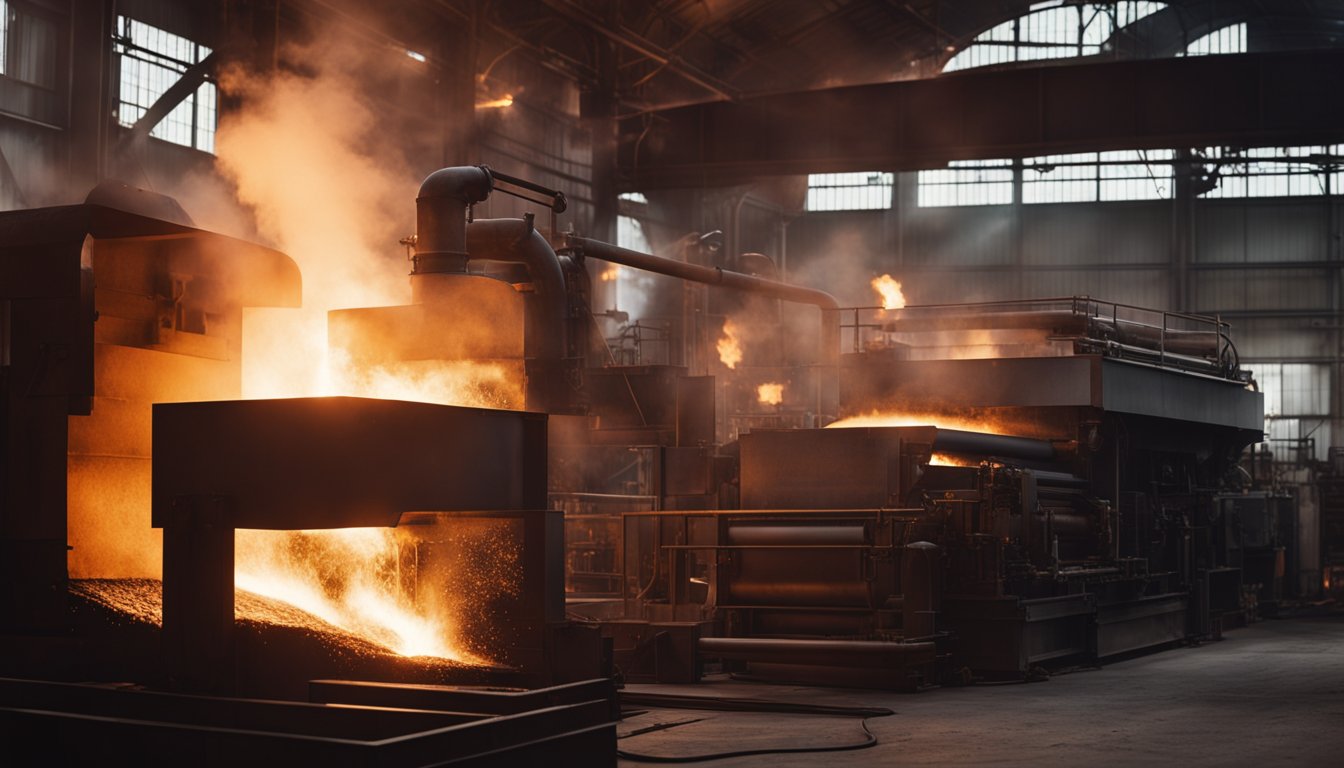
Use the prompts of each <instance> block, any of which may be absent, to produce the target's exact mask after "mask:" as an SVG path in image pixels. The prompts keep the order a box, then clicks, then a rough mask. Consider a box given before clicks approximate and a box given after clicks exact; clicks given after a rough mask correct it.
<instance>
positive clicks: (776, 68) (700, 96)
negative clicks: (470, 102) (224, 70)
mask: <svg viewBox="0 0 1344 768" xmlns="http://www.w3.org/2000/svg"><path fill="white" fill-rule="evenodd" d="M443 2H444V4H445V5H451V6H452V7H453V8H455V9H457V10H460V11H461V12H463V13H464V14H471V13H476V14H478V15H479V19H480V21H481V23H482V26H483V27H484V28H485V29H488V30H491V31H494V32H495V33H496V34H495V35H494V37H496V38H498V40H497V43H498V45H499V46H500V47H499V49H498V51H497V52H496V55H500V54H504V53H505V52H507V51H509V50H510V49H511V47H518V48H525V49H527V50H528V51H529V52H530V53H532V54H533V55H538V56H541V57H542V58H545V59H547V60H549V61H551V62H552V63H557V64H559V65H561V66H566V67H569V68H570V69H572V71H573V74H575V75H577V76H579V77H581V78H584V79H587V80H589V81H590V83H591V84H593V85H597V84H599V83H601V82H603V81H607V82H611V83H612V84H613V85H614V89H615V95H616V97H617V99H618V100H619V102H620V103H621V105H622V108H623V109H624V110H626V111H627V112H629V111H639V110H656V109H664V108H667V107H671V106H680V105H685V104H692V103H700V102H706V101H724V100H735V99H740V98H743V97H750V96H755V95H761V94H768V93H778V92H783V91H798V90H813V89H819V88H830V87H835V86H843V85H857V84H867V83H882V82H891V81H895V80H908V79H917V78H925V77H932V76H935V75H937V74H939V73H940V72H942V71H943V68H944V66H945V65H946V64H947V63H948V61H949V60H950V59H952V57H953V56H954V55H955V54H956V53H957V52H958V51H960V50H962V49H963V48H964V47H965V46H967V45H968V44H969V43H971V42H972V41H973V40H974V39H975V37H976V36H977V35H978V34H980V33H982V32H984V31H986V30H989V29H991V28H994V27H996V26H997V25H1000V24H1002V23H1004V22H1011V21H1012V20H1013V19H1017V18H1021V17H1024V16H1025V15H1027V14H1029V13H1032V12H1041V11H1046V10H1048V9H1050V8H1055V7H1060V6H1064V5H1079V6H1081V7H1080V11H1081V14H1082V15H1081V19H1082V21H1083V23H1085V24H1086V23H1090V18H1089V17H1090V16H1091V15H1094V14H1112V15H1114V14H1115V13H1117V6H1118V7H1119V8H1118V12H1119V13H1120V14H1122V15H1123V14H1125V13H1130V14H1133V15H1136V16H1138V17H1139V18H1136V19H1135V20H1134V22H1133V23H1131V24H1116V25H1115V29H1114V30H1113V32H1114V33H1113V34H1110V35H1108V36H1107V39H1105V40H1104V41H1103V42H1102V44H1101V46H1100V51H1099V52H1098V53H1097V54H1095V55H1093V56H1089V57H1088V58H1090V59H1098V58H1100V59H1128V58H1163V57H1170V56H1173V55H1176V54H1177V53H1180V52H1183V51H1184V50H1185V48H1186V46H1187V44H1189V42H1190V41H1192V40H1195V39H1197V38H1199V37H1201V36H1203V35H1205V34H1207V33H1209V32H1211V31H1213V30H1216V29H1219V28H1221V27H1224V26H1227V25H1229V24H1236V23H1242V22H1247V21H1253V22H1254V23H1255V24H1256V27H1257V29H1258V30H1259V32H1258V35H1259V37H1258V38H1257V47H1259V48H1260V49H1262V50H1265V49H1276V50H1277V49H1300V48H1316V47H1333V46H1336V45H1341V44H1344V2H1339V1H1338V0H1275V1H1274V2H1265V1H1263V0H1170V1H1169V2H1165V3H1159V2H1138V3H1135V2H1131V3H1124V2H1121V3H1081V4H1079V3H1065V2H1062V1H1059V0H1057V1H1055V2H1029V0H994V1H986V0H911V1H910V2H903V1H902V0H825V2H817V1H816V0H625V1H624V2H610V1H602V2H595V1H593V0H539V1H538V2H493V3H481V4H478V5H476V6H475V8H474V9H473V8H472V7H471V6H472V4H471V3H469V2H459V1H457V0H443ZM1126 6H1128V7H1126ZM608 51H610V54H608V53H606V52H608ZM482 54H483V59H484V60H487V61H488V60H489V58H488V57H489V55H490V51H489V50H485V48H484V47H483V50H482ZM608 58H609V59H610V60H607V59H608Z"/></svg>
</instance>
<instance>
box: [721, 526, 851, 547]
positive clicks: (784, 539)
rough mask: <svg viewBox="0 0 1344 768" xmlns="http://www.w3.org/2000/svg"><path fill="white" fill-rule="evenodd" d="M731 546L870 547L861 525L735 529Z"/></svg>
mask: <svg viewBox="0 0 1344 768" xmlns="http://www.w3.org/2000/svg"><path fill="white" fill-rule="evenodd" d="M728 543H729V544H736V545H742V546H772V545H783V546H790V547H795V546H807V545H827V544H830V545H835V544H856V545H862V544H864V543H866V537H865V536H864V532H863V526H861V525H735V526H733V527H731V528H729V529H728Z"/></svg>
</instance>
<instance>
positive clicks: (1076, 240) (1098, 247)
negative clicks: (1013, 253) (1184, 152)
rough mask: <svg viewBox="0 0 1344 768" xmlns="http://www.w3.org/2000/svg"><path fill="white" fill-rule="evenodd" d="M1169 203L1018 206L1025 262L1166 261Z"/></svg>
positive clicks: (1112, 262) (1071, 263) (1067, 263)
mask: <svg viewBox="0 0 1344 768" xmlns="http://www.w3.org/2000/svg"><path fill="white" fill-rule="evenodd" d="M1170 244H1171V203H1170V202H1167V201H1154V202H1141V203H1104V204H1101V205H1088V204H1072V203H1065V204H1060V205H1024V206H1022V260H1023V262H1024V263H1026V264H1052V265H1053V264H1064V265H1073V264H1145V263H1153V262H1160V261H1165V260H1166V254H1167V251H1168V250H1169V249H1170Z"/></svg>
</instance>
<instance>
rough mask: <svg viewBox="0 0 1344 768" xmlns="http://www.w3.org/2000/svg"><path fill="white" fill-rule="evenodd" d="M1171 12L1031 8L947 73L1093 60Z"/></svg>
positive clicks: (1132, 4)
mask: <svg viewBox="0 0 1344 768" xmlns="http://www.w3.org/2000/svg"><path fill="white" fill-rule="evenodd" d="M1038 5H1039V4H1038ZM1166 7H1167V4H1166V3H1159V2H1150V1H1149V0H1121V1H1120V2H1116V3H1083V4H1079V5H1064V4H1062V3H1057V4H1054V6H1053V7H1048V8H1044V7H1038V6H1032V10H1031V12H1030V13H1027V14H1025V15H1023V16H1021V17H1019V18H1017V19H1015V20H1013V21H1005V22H1003V23H1002V24H999V25H997V26H995V27H993V28H991V29H988V30H986V31H984V32H981V33H980V34H978V35H976V36H975V38H974V39H972V40H971V42H970V43H969V44H967V45H966V47H964V48H963V49H962V50H960V51H958V52H957V53H956V55H954V56H953V57H952V58H950V59H948V61H947V63H946V64H945V65H944V66H943V71H944V72H954V71H956V70H959V69H971V68H974V67H986V66H991V65H994V64H1004V63H1008V62H1014V61H1035V60H1040V59H1059V58H1068V57H1073V56H1094V55H1096V54H1099V53H1101V51H1102V50H1103V47H1104V46H1105V44H1106V43H1107V41H1109V40H1110V39H1111V38H1112V37H1113V36H1114V35H1115V32H1116V30H1117V29H1120V28H1122V27H1125V26H1127V25H1129V24H1133V23H1134V22H1136V21H1138V20H1139V19H1142V18H1143V17H1145V16H1147V15H1149V14H1152V13H1156V12H1158V11H1160V10H1162V9H1164V8H1166ZM1243 37H1244V35H1243Z"/></svg>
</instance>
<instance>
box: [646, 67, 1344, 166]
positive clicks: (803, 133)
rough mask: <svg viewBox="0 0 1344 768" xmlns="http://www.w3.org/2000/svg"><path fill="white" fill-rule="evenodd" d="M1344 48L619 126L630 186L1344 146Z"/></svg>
mask: <svg viewBox="0 0 1344 768" xmlns="http://www.w3.org/2000/svg"><path fill="white" fill-rule="evenodd" d="M1341 71H1344V50H1320V51H1294V52H1279V53H1259V54H1242V55H1236V56H1200V57H1190V58H1180V59H1159V60H1144V61H1124V62H1106V63H1096V64H1071V65H1062V66H1061V65H1047V66H1036V67H1031V68H1022V69H1002V70H996V71H967V72H958V73H955V74H950V75H944V76H941V77H936V78H932V79H927V80H914V81H903V82H894V83H881V84H876V85H861V86H849V87H843V88H833V89H828V90H820V91H807V92H800V93H786V94H775V95H770V96H760V97H753V98H747V99H743V100H740V101H737V102H716V103H709V104H699V105H694V106H689V107H681V108H677V109H669V110H663V111H659V112H655V113H653V115H654V118H655V119H654V120H653V122H652V124H649V123H647V122H646V121H644V120H643V119H632V120H627V121H623V122H622V125H621V139H622V144H621V154H620V160H619V162H620V170H621V181H620V184H621V186H622V188H623V189H638V190H649V189H657V188H676V187H699V186H725V185H730V184H736V183H741V182H744V181H749V180H752V179H755V178H761V177H766V176H776V175H790V174H803V173H823V172H843V171H870V170H913V169H918V168H934V167H940V166H942V165H944V164H946V163H947V162H948V161H949V160H971V159H981V158H999V157H1024V156H1032V155H1045V154H1059V153H1066V152H1091V151H1099V150H1116V149H1160V148H1171V147H1199V146H1208V145H1242V146H1273V145H1293V144H1323V143H1334V142H1340V141H1344V78H1333V77H1322V76H1321V73H1324V72H1341Z"/></svg>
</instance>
